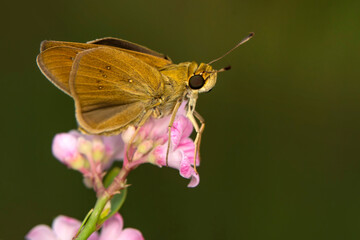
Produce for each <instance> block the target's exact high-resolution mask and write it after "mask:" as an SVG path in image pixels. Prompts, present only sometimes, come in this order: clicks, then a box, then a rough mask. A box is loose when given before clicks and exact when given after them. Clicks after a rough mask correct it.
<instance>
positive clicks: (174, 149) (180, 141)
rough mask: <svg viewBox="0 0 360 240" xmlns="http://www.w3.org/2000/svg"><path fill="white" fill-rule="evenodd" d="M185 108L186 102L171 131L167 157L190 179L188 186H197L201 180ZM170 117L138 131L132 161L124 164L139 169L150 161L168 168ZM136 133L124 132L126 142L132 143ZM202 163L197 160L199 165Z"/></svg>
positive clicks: (153, 122) (171, 163)
mask: <svg viewBox="0 0 360 240" xmlns="http://www.w3.org/2000/svg"><path fill="white" fill-rule="evenodd" d="M185 105H186V103H183V104H182V105H181V107H180V109H179V111H178V113H177V115H176V117H175V121H174V123H173V126H172V128H171V139H170V151H169V156H168V166H169V167H172V168H175V169H178V170H179V172H180V175H181V176H182V177H184V178H191V180H190V183H189V184H188V187H196V186H197V185H198V184H199V181H200V177H199V175H198V174H197V173H196V172H195V170H194V167H193V164H194V151H195V145H194V142H193V140H192V139H191V138H190V134H191V132H192V131H193V126H192V124H191V122H190V120H189V119H188V118H187V117H186V116H185ZM169 121H170V116H167V117H164V118H161V119H150V120H148V121H147V122H146V123H145V124H144V125H143V126H142V127H141V129H140V130H139V133H138V134H137V136H136V138H135V140H134V141H133V145H132V148H131V149H130V152H131V153H133V154H132V156H133V159H132V161H131V162H130V163H128V161H127V157H126V156H125V157H124V164H129V165H130V166H136V165H138V164H141V163H144V162H150V163H153V164H156V165H158V166H166V151H167V147H168V125H169ZM133 133H134V128H130V129H128V130H127V131H125V132H124V133H123V140H124V142H125V143H126V144H129V141H130V138H131V136H132V134H133ZM199 163H200V161H199V158H198V157H197V159H196V165H197V166H198V165H199Z"/></svg>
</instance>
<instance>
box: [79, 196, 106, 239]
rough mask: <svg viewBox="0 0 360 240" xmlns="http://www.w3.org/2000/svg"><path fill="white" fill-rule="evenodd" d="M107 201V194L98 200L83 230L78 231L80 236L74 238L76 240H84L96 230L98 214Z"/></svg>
mask: <svg viewBox="0 0 360 240" xmlns="http://www.w3.org/2000/svg"><path fill="white" fill-rule="evenodd" d="M109 199H110V196H109V195H107V194H104V195H103V196H102V197H100V198H98V200H97V201H96V204H95V207H94V211H93V212H92V213H91V215H90V217H89V219H88V221H87V222H86V223H85V225H84V228H83V229H82V230H81V231H80V234H79V235H78V236H77V237H76V238H75V239H76V240H86V239H88V237H90V235H91V234H92V233H93V232H95V231H96V230H97V225H96V223H97V222H98V220H99V217H100V214H101V212H102V210H103V209H104V207H105V204H106V203H107V201H109Z"/></svg>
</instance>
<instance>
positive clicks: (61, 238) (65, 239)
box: [25, 216, 110, 240]
mask: <svg viewBox="0 0 360 240" xmlns="http://www.w3.org/2000/svg"><path fill="white" fill-rule="evenodd" d="M80 226H81V222H80V221H78V220H76V219H73V218H70V217H66V216H58V217H57V218H55V219H54V221H53V224H52V228H50V227H49V226H47V225H38V226H35V227H34V228H33V229H31V230H30V232H29V233H28V234H27V235H26V236H25V238H26V240H72V238H73V237H74V236H75V234H76V233H77V232H78V230H79V228H80ZM88 239H89V240H97V239H99V236H98V233H97V232H95V233H93V234H91V236H90V237H89V238H88ZM109 240H110V239H109Z"/></svg>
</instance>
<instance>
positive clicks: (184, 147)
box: [178, 138, 200, 166]
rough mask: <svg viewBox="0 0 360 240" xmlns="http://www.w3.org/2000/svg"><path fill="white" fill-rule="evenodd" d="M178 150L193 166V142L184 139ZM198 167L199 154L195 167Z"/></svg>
mask: <svg viewBox="0 0 360 240" xmlns="http://www.w3.org/2000/svg"><path fill="white" fill-rule="evenodd" d="M178 148H179V149H180V150H181V151H183V152H184V155H185V157H186V158H187V159H189V161H190V163H191V164H192V165H194V154H195V152H194V151H195V144H194V141H193V140H192V139H190V138H184V139H182V140H181V142H180V144H179V146H178ZM199 165H200V159H199V153H198V155H197V157H196V166H199Z"/></svg>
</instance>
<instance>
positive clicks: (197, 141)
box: [194, 111, 205, 172]
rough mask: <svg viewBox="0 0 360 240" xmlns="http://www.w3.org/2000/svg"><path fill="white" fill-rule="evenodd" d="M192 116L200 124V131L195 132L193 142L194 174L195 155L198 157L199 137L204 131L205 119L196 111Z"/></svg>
mask: <svg viewBox="0 0 360 240" xmlns="http://www.w3.org/2000/svg"><path fill="white" fill-rule="evenodd" d="M194 116H195V117H196V118H197V119H198V120H199V122H200V129H199V132H197V134H196V138H195V141H194V144H195V158H194V169H195V172H196V155H197V154H198V155H199V156H200V143H201V136H202V134H203V132H204V130H205V119H204V118H203V117H202V116H201V115H200V114H199V113H198V112H197V111H194Z"/></svg>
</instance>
